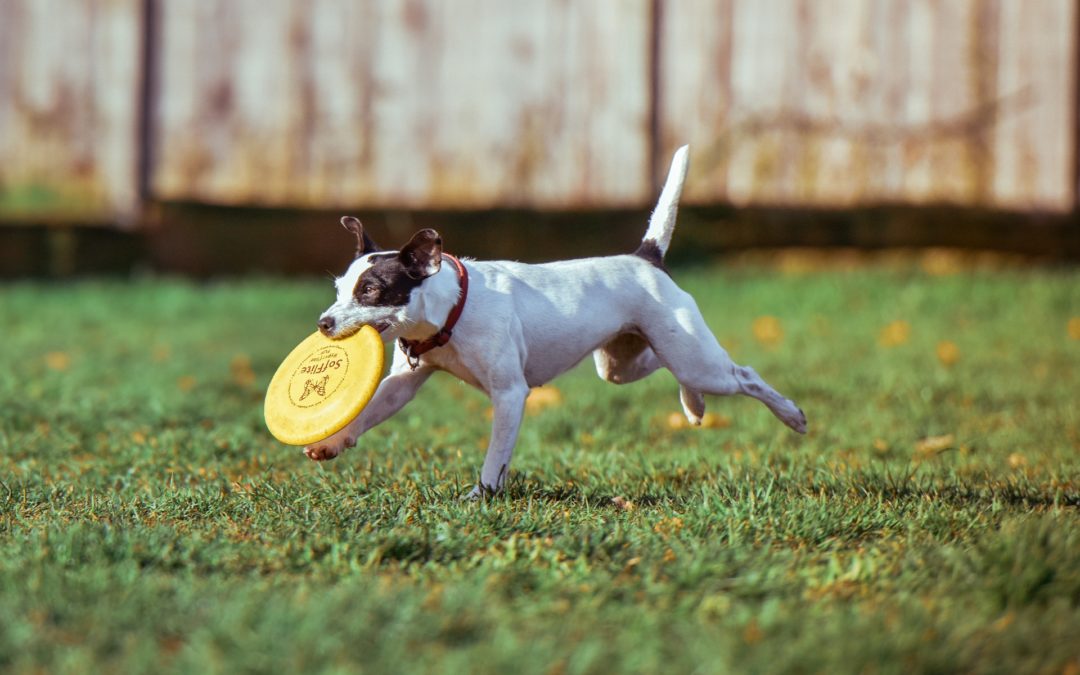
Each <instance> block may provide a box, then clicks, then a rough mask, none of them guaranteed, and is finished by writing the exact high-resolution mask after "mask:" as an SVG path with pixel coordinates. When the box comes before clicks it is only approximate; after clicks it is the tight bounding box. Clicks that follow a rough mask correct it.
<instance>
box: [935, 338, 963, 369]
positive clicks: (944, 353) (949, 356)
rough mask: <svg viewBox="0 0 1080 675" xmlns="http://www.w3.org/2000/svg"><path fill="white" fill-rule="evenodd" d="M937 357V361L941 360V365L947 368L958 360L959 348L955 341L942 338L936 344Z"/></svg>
mask: <svg viewBox="0 0 1080 675" xmlns="http://www.w3.org/2000/svg"><path fill="white" fill-rule="evenodd" d="M937 357H938V361H941V365H943V366H945V367H946V368H948V367H950V366H952V365H953V364H955V363H956V362H957V361H959V360H960V348H959V347H957V346H956V343H955V342H950V341H949V340H942V341H941V342H939V343H938V346H937Z"/></svg>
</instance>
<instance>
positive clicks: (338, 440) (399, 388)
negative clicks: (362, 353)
mask: <svg viewBox="0 0 1080 675" xmlns="http://www.w3.org/2000/svg"><path fill="white" fill-rule="evenodd" d="M433 372H435V369H434V368H431V367H430V366H421V367H420V368H417V369H416V370H412V369H411V368H409V367H408V364H407V363H405V362H404V361H403V362H401V363H398V359H397V358H396V357H395V360H394V366H393V368H391V370H390V374H389V375H387V376H386V379H384V380H383V381H382V382H380V383H379V388H378V389H376V390H375V395H374V396H373V397H372V398H371V402H370V403H368V404H367V407H365V408H364V409H363V410H362V411H360V414H359V415H357V416H356V417H355V418H354V419H353V421H352V422H349V424H348V425H346V426H345V428H344V429H342V430H341V431H339V432H337V433H336V434H334V435H333V436H330V437H329V438H326V439H323V440H321V441H319V442H318V443H312V444H311V445H309V446H307V447H306V448H304V454H305V455H307V457H308V459H312V460H315V461H317V462H320V461H323V460H327V459H334V458H335V457H337V456H338V455H340V454H341V451H342V450H344V449H345V448H351V447H353V446H354V445H356V439H358V438H360V436H361V435H363V434H364V433H366V432H367V431H368V430H369V429H371V428H372V427H374V426H376V425H378V424H382V423H383V422H384V421H385V420H386V419H387V418H389V417H390V416H391V415H393V414H394V413H396V412H397V411H399V410H401V409H402V408H404V407H405V404H406V403H408V402H409V401H411V400H413V398H414V397H415V396H416V392H417V391H419V389H420V386H421V385H422V384H424V382H426V381H427V379H428V378H429V377H431V374H432V373H433Z"/></svg>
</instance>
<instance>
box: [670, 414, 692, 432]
mask: <svg viewBox="0 0 1080 675" xmlns="http://www.w3.org/2000/svg"><path fill="white" fill-rule="evenodd" d="M688 426H690V423H689V422H687V421H686V415H683V414H682V413H681V412H673V413H670V414H669V415H668V416H667V427H668V429H685V428H686V427H688Z"/></svg>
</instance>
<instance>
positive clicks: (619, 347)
mask: <svg viewBox="0 0 1080 675" xmlns="http://www.w3.org/2000/svg"><path fill="white" fill-rule="evenodd" d="M593 361H594V362H595V363H596V374H597V375H599V376H600V378H601V379H603V380H606V381H608V382H614V383H615V384H628V383H630V382H636V381H637V380H640V379H642V378H644V377H648V376H649V375H652V374H653V373H654V372H656V371H657V370H659V369H660V368H663V367H664V364H663V363H661V361H660V359H659V358H658V357H657V356H656V352H655V351H653V348H652V347H651V346H649V343H648V342H647V341H646V340H645V338H643V337H641V336H640V335H637V334H635V333H623V334H622V335H618V336H616V337H614V338H612V339H611V340H609V341H608V342H607V343H606V344H604V346H603V347H601V348H600V349H597V350H596V351H594V352H593ZM679 401H681V402H682V408H683V412H684V413H686V419H687V420H689V422H690V424H693V425H694V426H697V425H699V424H701V418H702V417H703V416H704V415H705V397H704V396H703V395H702V394H701V392H699V391H694V390H692V389H687V388H686V387H680V388H679Z"/></svg>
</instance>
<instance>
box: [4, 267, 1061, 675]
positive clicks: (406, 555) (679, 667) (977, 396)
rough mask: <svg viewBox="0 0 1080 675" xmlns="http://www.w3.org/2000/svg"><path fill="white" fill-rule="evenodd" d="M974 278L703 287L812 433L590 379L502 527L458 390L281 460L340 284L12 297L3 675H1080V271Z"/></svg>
mask: <svg viewBox="0 0 1080 675" xmlns="http://www.w3.org/2000/svg"><path fill="white" fill-rule="evenodd" d="M953 272H954V273H950V274H945V275H928V274H926V273H925V272H924V271H922V270H921V269H919V268H918V267H916V266H914V265H907V266H905V265H892V266H889V267H887V268H859V269H852V270H844V271H828V270H824V271H823V270H816V271H805V272H798V271H796V272H794V273H787V274H780V273H777V272H776V271H775V270H772V269H768V268H764V267H758V266H753V265H750V266H741V267H737V268H727V269H717V268H686V269H677V270H675V277H676V279H677V280H678V281H679V282H680V283H681V284H682V285H683V286H684V287H685V288H686V289H687V290H688V291H690V292H691V293H693V294H694V295H695V296H696V297H697V298H698V300H699V303H700V304H701V306H702V309H703V311H704V313H705V315H706V317H707V318H708V320H709V322H710V325H712V326H713V328H714V330H715V332H716V333H717V335H718V336H719V337H720V339H721V342H722V343H723V344H724V345H725V346H726V347H727V348H728V349H729V351H731V352H732V354H733V355H734V356H735V358H736V359H738V360H739V361H740V362H742V363H747V364H750V365H753V366H754V367H755V368H756V369H757V370H758V371H759V372H760V373H761V374H762V375H763V377H765V379H766V380H768V381H769V382H771V383H772V384H773V385H775V386H776V387H777V388H778V389H779V390H780V391H782V392H783V393H785V394H787V395H789V396H791V397H793V398H794V399H796V400H797V401H798V402H799V404H800V405H801V406H802V407H803V408H804V410H806V412H807V415H808V416H809V418H810V423H811V433H810V434H809V435H808V436H807V437H799V436H796V435H794V434H792V433H790V432H789V431H787V430H786V429H785V428H784V427H783V426H782V425H781V424H780V423H779V422H777V421H776V420H774V419H773V418H772V417H771V416H770V415H769V414H768V412H767V411H765V410H764V408H762V407H761V406H760V405H758V404H756V403H755V402H753V401H751V400H749V399H742V398H740V399H734V398H733V399H710V401H709V408H710V410H711V411H712V412H714V413H715V416H714V417H712V418H710V420H711V422H712V426H713V427H714V428H710V429H692V430H691V429H685V428H680V427H679V425H678V424H676V422H677V420H678V417H677V416H676V417H675V418H674V419H672V417H671V414H672V413H674V412H677V411H678V410H679V406H678V396H677V388H676V385H675V383H674V381H673V380H672V379H671V377H670V376H669V375H668V374H666V373H661V374H657V375H654V376H653V377H651V378H649V379H647V380H645V381H643V382H640V383H636V384H633V385H629V386H626V387H616V386H613V385H610V384H606V383H603V382H601V381H600V380H598V379H597V378H596V376H595V374H594V373H593V372H592V370H591V368H590V367H589V366H588V365H586V366H583V367H581V368H579V369H577V370H575V371H574V372H572V373H571V374H569V375H567V376H565V377H563V378H561V379H559V380H557V381H556V382H555V385H554V386H555V387H556V388H557V389H558V390H559V391H560V392H561V398H559V397H553V398H552V399H551V403H552V405H549V406H547V407H543V408H542V409H539V410H538V411H537V412H535V413H534V414H531V415H530V416H529V418H528V419H527V421H526V425H525V427H524V429H523V431H522V436H521V440H520V442H519V444H518V450H517V453H516V457H515V461H514V466H513V469H514V472H513V474H512V480H511V484H510V487H509V491H508V494H506V495H505V496H503V497H500V498H496V499H494V500H492V501H489V502H486V503H480V504H463V503H459V502H458V501H457V496H458V495H460V494H461V493H463V492H465V491H466V490H467V488H468V487H469V486H470V485H471V484H472V482H473V481H474V479H475V474H476V472H477V471H478V469H479V466H480V464H481V462H482V459H483V447H484V443H485V439H486V436H487V434H488V431H489V421H488V419H487V416H486V415H485V412H486V409H487V401H486V399H484V398H483V397H482V396H481V395H480V394H478V393H476V392H473V391H471V390H470V389H468V388H467V387H465V386H464V385H461V384H459V383H457V382H456V381H454V380H452V379H451V378H449V377H446V376H436V377H435V378H434V379H433V380H432V381H431V382H430V383H429V384H428V385H427V386H426V388H425V389H424V391H423V392H422V393H421V396H420V398H419V401H418V402H417V403H414V404H413V405H412V406H410V407H408V408H406V409H405V410H404V411H403V412H402V413H401V414H399V415H398V416H397V417H395V418H393V419H392V420H391V421H389V422H388V423H387V424H385V425H384V426H383V427H380V428H378V429H376V430H374V431H372V432H371V433H370V434H368V435H367V436H366V437H365V438H364V439H362V441H361V444H360V446H359V447H358V448H357V449H355V450H352V451H349V452H348V453H346V455H345V456H344V457H343V458H341V459H339V460H337V461H335V462H333V463H329V464H325V465H316V464H312V463H309V462H308V461H307V460H305V459H303V458H302V456H301V455H300V453H299V451H298V450H297V449H294V448H288V447H285V446H281V445H279V444H277V443H275V442H274V441H273V440H272V439H271V438H270V437H269V435H268V434H267V432H266V431H265V429H264V428H263V424H262V418H261V413H262V407H261V406H262V388H263V387H264V386H265V384H266V382H267V381H268V380H269V377H270V375H271V374H272V373H273V370H274V368H275V367H276V365H277V363H278V362H279V361H280V359H281V358H282V357H283V356H284V355H285V354H286V353H287V352H288V351H289V349H290V348H291V347H292V346H293V345H294V344H295V343H296V342H297V341H299V340H300V339H301V338H302V337H303V336H304V335H306V334H307V333H308V332H310V330H311V329H312V327H313V322H314V319H315V318H316V316H317V315H318V313H319V311H320V310H321V309H322V308H323V307H324V305H326V304H328V303H329V302H330V301H331V299H332V297H331V288H330V285H329V284H328V283H326V282H310V283H307V282H305V283H294V282H285V281H274V280H259V281H248V282H237V283H222V284H206V285H196V284H191V283H185V282H179V281H169V280H141V281H134V282H83V283H74V284H64V285H51V284H29V283H26V284H9V285H6V286H3V287H0V322H2V323H0V325H2V326H4V328H3V337H2V338H0V340H2V346H3V349H2V350H0V392H2V398H0V401H3V408H2V409H0V481H2V482H0V507H2V520H0V536H2V539H0V541H2V547H3V548H2V553H0V606H2V607H3V608H4V611H3V612H2V613H0V670H4V671H8V672H38V671H40V670H42V669H43V670H46V671H49V672H91V671H98V672H101V671H112V672H155V673H157V672H166V671H175V672H198V673H205V672H260V671H261V672H270V671H273V672H286V671H303V672H314V671H323V672H346V671H354V670H357V669H361V668H362V669H364V670H368V671H376V672H378V671H386V672H413V671H426V672H433V671H434V672H455V671H462V670H466V669H469V670H473V671H480V672H491V671H496V670H507V671H512V672H529V673H531V672H537V673H560V672H565V673H581V672H611V671H636V672H687V671H699V672H724V671H736V672H792V671H798V672H912V671H923V672H926V671H938V672H951V671H968V672H1002V673H1017V672H1072V673H1075V672H1077V669H1078V668H1080V647H1078V645H1080V518H1078V507H1080V457H1078V453H1077V451H1078V450H1080V396H1078V393H1077V392H1078V388H1077V376H1078V374H1080V373H1078V366H1080V341H1078V340H1077V339H1075V336H1073V337H1070V323H1069V322H1070V319H1073V318H1074V317H1077V316H1078V315H1080V273H1078V272H1077V271H1075V270H1050V269H1005V270H990V269H967V270H959V271H956V270H954V271H953ZM1072 325H1073V326H1075V324H1072ZM943 343H948V345H951V347H950V346H944V347H943Z"/></svg>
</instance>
